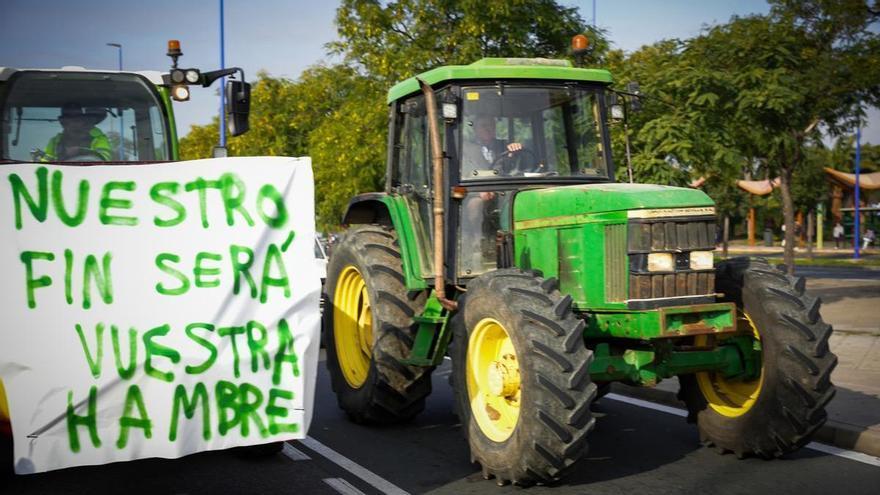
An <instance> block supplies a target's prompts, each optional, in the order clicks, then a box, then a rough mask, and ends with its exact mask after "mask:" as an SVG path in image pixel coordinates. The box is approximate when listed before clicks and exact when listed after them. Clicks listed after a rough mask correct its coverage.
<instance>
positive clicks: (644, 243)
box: [627, 216, 715, 309]
mask: <svg viewBox="0 0 880 495" xmlns="http://www.w3.org/2000/svg"><path fill="white" fill-rule="evenodd" d="M714 240H715V217H714V216H697V217H693V216H683V217H673V218H630V219H629V223H628V227H627V256H628V260H629V299H628V300H627V303H628V305H629V306H632V307H634V308H637V309H642V308H645V309H647V308H652V307H659V306H666V305H674V304H692V303H697V302H704V301H702V299H706V298H711V297H712V296H713V295H714V292H715V271H714V269H708V270H692V269H691V268H690V253H691V252H693V251H713V250H714V249H715V242H714ZM651 253H670V254H672V256H673V259H674V266H673V269H672V270H669V271H663V272H657V271H648V255H649V254H651Z"/></svg>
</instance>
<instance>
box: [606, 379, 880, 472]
mask: <svg viewBox="0 0 880 495" xmlns="http://www.w3.org/2000/svg"><path fill="white" fill-rule="evenodd" d="M611 392H613V393H615V394H620V395H625V396H627V397H633V398H636V399H642V400H647V401H650V402H655V403H658V404H663V405H666V406H670V407H676V408H679V409H683V408H684V403H682V402H681V401H680V400H678V398H677V397H676V396H675V393H674V392H670V391H667V390H660V389H657V388H642V387H630V386H628V385H623V384H620V383H614V384H612V385H611ZM813 440H815V441H817V442H821V443H824V444H828V445H833V446H835V447H838V448H841V449H847V450H854V451H856V452H861V453H863V454H868V455H872V456H875V457H880V432H878V431H874V430H870V429H865V428H864V427H860V426H857V425H850V424H847V423H841V422H839V421H831V420H829V421H828V422H826V423H825V424H824V425H823V426H822V427H821V428H819V431H817V432H816V435H815V436H814V437H813Z"/></svg>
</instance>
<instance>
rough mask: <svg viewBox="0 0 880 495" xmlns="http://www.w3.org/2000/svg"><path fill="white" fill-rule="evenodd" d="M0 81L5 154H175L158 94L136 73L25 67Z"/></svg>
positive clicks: (56, 158)
mask: <svg viewBox="0 0 880 495" xmlns="http://www.w3.org/2000/svg"><path fill="white" fill-rule="evenodd" d="M5 86H6V87H5V88H0V105H2V107H0V115H2V126H0V127H2V140H0V158H2V159H4V160H14V161H26V162H52V163H57V162H102V161H107V162H110V161H112V162H143V161H162V160H169V159H170V154H171V153H170V149H169V139H168V128H167V125H166V120H167V119H166V116H165V113H164V112H163V110H162V106H161V103H160V101H159V96H158V94H157V92H156V90H155V88H153V87H152V85H151V84H150V83H149V82H148V81H147V80H145V79H144V78H143V77H141V76H138V75H135V74H111V73H87V72H64V71H58V72H48V71H24V72H19V73H17V74H15V75H14V76H12V77H11V78H10V80H9V82H8V83H7V84H5Z"/></svg>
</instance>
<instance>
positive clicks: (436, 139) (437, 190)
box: [416, 79, 458, 311]
mask: <svg viewBox="0 0 880 495" xmlns="http://www.w3.org/2000/svg"><path fill="white" fill-rule="evenodd" d="M416 80H417V81H419V86H420V87H421V88H422V93H424V94H425V106H426V107H427V109H428V134H429V135H430V136H431V157H432V169H433V176H434V209H433V211H434V294H435V295H436V296H437V300H438V301H439V302H440V305H442V306H443V307H444V308H446V309H447V310H449V311H455V310H456V309H457V308H458V303H456V302H455V301H452V300H449V299H447V298H446V280H445V279H444V277H443V269H444V259H443V249H444V246H445V244H446V243H445V242H444V238H443V231H444V225H443V214H444V212H445V211H446V208H445V206H444V203H443V149H442V146H441V145H440V129H438V128H437V99H436V98H435V96H434V89H433V88H431V85H430V84H428V83H426V82H425V81H423V80H421V79H416Z"/></svg>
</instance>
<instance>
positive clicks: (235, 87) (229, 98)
mask: <svg viewBox="0 0 880 495" xmlns="http://www.w3.org/2000/svg"><path fill="white" fill-rule="evenodd" d="M250 111H251V85H250V83H246V82H244V81H236V80H230V81H228V82H227V83H226V113H227V114H228V115H229V119H228V126H229V134H230V135H232V136H240V135H242V134H244V133H245V132H247V131H248V129H250V125H249V124H248V115H249V114H250Z"/></svg>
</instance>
